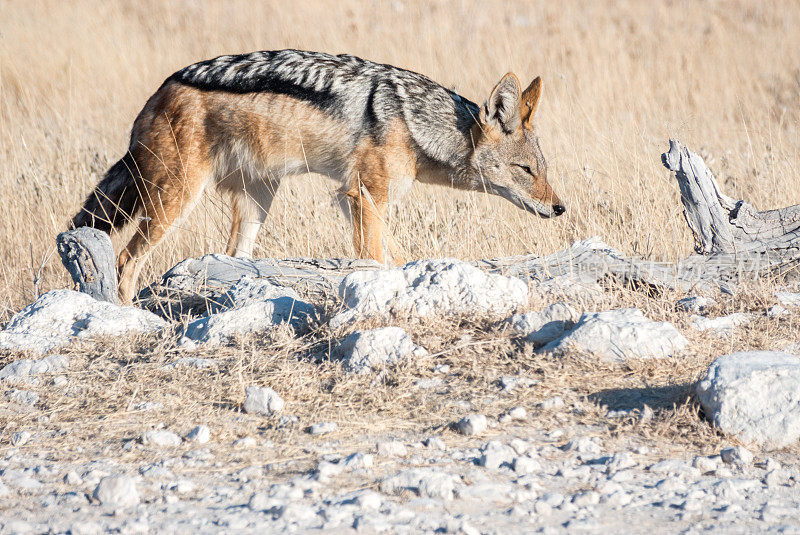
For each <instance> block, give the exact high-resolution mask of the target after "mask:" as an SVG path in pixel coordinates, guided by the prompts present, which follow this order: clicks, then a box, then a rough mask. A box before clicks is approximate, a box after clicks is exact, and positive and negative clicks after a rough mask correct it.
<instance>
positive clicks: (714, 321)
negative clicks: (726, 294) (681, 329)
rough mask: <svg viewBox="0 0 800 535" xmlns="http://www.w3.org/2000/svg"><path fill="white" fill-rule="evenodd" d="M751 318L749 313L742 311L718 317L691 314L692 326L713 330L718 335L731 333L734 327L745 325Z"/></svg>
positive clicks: (703, 329) (698, 328)
mask: <svg viewBox="0 0 800 535" xmlns="http://www.w3.org/2000/svg"><path fill="white" fill-rule="evenodd" d="M751 319H752V317H751V315H750V314H745V313H744V312H737V313H735V314H728V315H727V316H720V317H718V318H705V317H703V316H692V317H691V320H692V327H694V328H695V329H697V330H698V331H714V332H715V333H717V334H718V335H720V336H726V335H728V334H730V333H732V332H733V331H734V330H735V329H736V327H739V326H741V325H747V324H748V323H750V320H751Z"/></svg>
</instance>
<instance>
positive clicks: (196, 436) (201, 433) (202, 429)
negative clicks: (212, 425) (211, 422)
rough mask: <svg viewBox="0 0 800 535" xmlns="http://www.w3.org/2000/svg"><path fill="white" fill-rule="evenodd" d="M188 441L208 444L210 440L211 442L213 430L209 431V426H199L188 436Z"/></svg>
mask: <svg viewBox="0 0 800 535" xmlns="http://www.w3.org/2000/svg"><path fill="white" fill-rule="evenodd" d="M186 440H190V441H192V442H196V443H198V444H206V443H207V442H208V441H209V440H211V429H209V427H208V426H207V425H198V426H197V427H195V428H194V429H192V430H191V431H189V433H187V434H186Z"/></svg>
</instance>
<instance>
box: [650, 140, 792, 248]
mask: <svg viewBox="0 0 800 535" xmlns="http://www.w3.org/2000/svg"><path fill="white" fill-rule="evenodd" d="M661 161H662V162H663V164H664V167H666V168H667V169H669V170H670V171H673V172H674V173H675V175H676V178H677V179H678V187H679V188H680V190H681V201H682V202H683V209H684V215H685V217H686V223H688V225H689V228H690V229H691V231H692V233H693V234H694V236H695V251H696V252H697V253H699V254H704V255H717V254H733V255H735V254H737V253H754V252H755V253H763V252H767V251H769V252H771V253H773V256H776V257H780V256H784V257H786V258H787V259H794V258H796V257H797V256H798V249H800V205H795V206H790V207H788V208H782V209H778V210H767V211H764V212H759V211H758V210H756V209H755V208H753V207H752V206H751V205H750V204H748V203H746V202H745V201H737V200H734V199H732V198H730V197H728V196H727V195H725V194H723V193H722V191H720V187H719V184H718V183H717V181H716V179H715V178H714V175H713V174H712V173H711V171H710V170H709V169H708V167H706V164H705V162H704V161H703V159H702V158H701V157H700V156H698V155H697V154H694V153H693V152H691V151H690V150H688V149H687V148H685V147H683V146H681V144H680V143H678V142H677V141H674V140H670V142H669V151H668V152H666V153H665V154H662V155H661Z"/></svg>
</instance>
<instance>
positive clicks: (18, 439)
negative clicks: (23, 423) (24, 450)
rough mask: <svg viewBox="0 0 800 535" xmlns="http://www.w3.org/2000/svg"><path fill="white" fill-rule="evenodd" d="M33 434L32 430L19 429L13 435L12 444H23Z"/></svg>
mask: <svg viewBox="0 0 800 535" xmlns="http://www.w3.org/2000/svg"><path fill="white" fill-rule="evenodd" d="M32 436H33V435H32V434H31V432H30V431H17V432H16V433H14V434H13V435H11V445H12V446H23V445H25V444H26V443H27V442H28V441H29V440H30V439H31V437H32Z"/></svg>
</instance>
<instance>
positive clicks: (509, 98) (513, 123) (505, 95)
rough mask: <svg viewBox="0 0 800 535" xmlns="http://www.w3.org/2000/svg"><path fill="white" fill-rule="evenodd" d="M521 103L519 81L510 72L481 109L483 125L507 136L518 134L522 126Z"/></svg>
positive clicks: (493, 90) (495, 87)
mask: <svg viewBox="0 0 800 535" xmlns="http://www.w3.org/2000/svg"><path fill="white" fill-rule="evenodd" d="M519 102H520V88H519V79H517V77H516V75H514V73H511V72H510V73H508V74H506V75H505V76H503V79H502V80H500V81H499V82H498V83H497V85H496V86H494V89H492V94H491V95H489V99H488V100H487V101H486V102H485V103H484V105H483V108H481V117H480V120H481V123H482V125H483V126H484V127H488V128H489V129H497V130H499V131H501V132H504V133H506V134H511V133H512V132H516V131H517V130H518V129H519V127H520V124H521V123H520V114H519V109H520V108H519Z"/></svg>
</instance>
